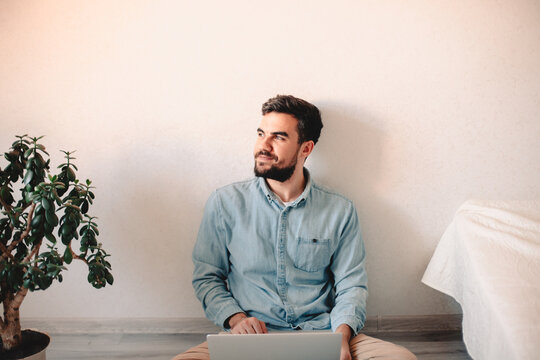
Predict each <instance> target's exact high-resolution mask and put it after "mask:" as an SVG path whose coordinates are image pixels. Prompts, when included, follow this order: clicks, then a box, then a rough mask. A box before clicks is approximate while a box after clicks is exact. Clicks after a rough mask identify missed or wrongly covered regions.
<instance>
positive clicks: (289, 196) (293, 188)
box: [266, 166, 306, 202]
mask: <svg viewBox="0 0 540 360" xmlns="http://www.w3.org/2000/svg"><path fill="white" fill-rule="evenodd" d="M266 183H267V184H268V186H269V187H270V189H271V190H272V191H273V192H274V193H275V194H276V195H277V196H279V198H280V199H281V201H283V202H290V201H294V200H295V199H296V198H297V197H299V196H300V195H301V194H302V192H303V191H304V189H305V188H306V177H305V176H304V167H303V166H301V167H300V166H299V167H297V168H296V169H295V171H294V173H293V174H292V176H291V177H290V178H289V180H287V181H284V182H280V181H277V180H273V179H266Z"/></svg>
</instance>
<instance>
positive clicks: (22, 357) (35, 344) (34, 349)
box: [0, 330, 51, 360]
mask: <svg viewBox="0 0 540 360" xmlns="http://www.w3.org/2000/svg"><path fill="white" fill-rule="evenodd" d="M22 339H23V340H22V345H21V346H20V347H19V348H17V349H13V350H10V351H6V352H2V350H0V358H1V359H2V360H46V356H45V351H46V349H47V346H49V343H50V342H51V338H50V337H49V335H47V334H44V333H41V332H39V331H35V330H23V332H22ZM0 349H1V348H0Z"/></svg>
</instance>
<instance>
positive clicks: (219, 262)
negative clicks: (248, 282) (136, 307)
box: [192, 192, 243, 327]
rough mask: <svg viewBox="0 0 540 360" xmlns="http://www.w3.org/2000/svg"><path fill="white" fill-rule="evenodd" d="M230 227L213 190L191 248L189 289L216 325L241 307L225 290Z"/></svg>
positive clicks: (219, 324) (239, 310)
mask: <svg viewBox="0 0 540 360" xmlns="http://www.w3.org/2000/svg"><path fill="white" fill-rule="evenodd" d="M229 238H230V229H227V227H226V225H225V222H224V220H223V216H222V209H221V201H220V199H219V196H218V194H217V193H216V192H214V193H212V195H211V196H210V198H209V199H208V201H207V203H206V207H205V210H204V215H203V219H202V222H201V226H200V228H199V233H198V235H197V242H196V243H195V247H194V248H193V254H192V259H193V264H194V270H193V280H192V284H193V288H194V290H195V295H196V296H197V298H198V299H199V301H200V302H201V303H202V307H203V310H204V312H205V314H206V317H207V318H208V319H209V320H211V321H213V322H214V323H215V324H216V325H218V326H220V327H225V321H226V320H227V319H228V318H229V317H230V316H232V315H234V314H235V313H238V312H242V311H243V310H242V309H241V308H240V306H239V305H238V302H237V301H236V300H235V299H234V298H233V296H232V295H231V293H230V292H229V290H228V286H227V277H228V274H229V256H228V250H227V243H228V239H229Z"/></svg>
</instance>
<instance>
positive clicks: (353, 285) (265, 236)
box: [193, 170, 367, 333]
mask: <svg viewBox="0 0 540 360" xmlns="http://www.w3.org/2000/svg"><path fill="white" fill-rule="evenodd" d="M305 174H306V176H307V177H308V181H307V185H306V188H305V190H304V192H303V193H302V194H301V195H300V197H299V198H298V199H296V200H295V201H294V202H293V203H292V204H290V205H289V206H286V207H284V206H283V205H282V204H281V203H280V201H279V200H278V198H277V196H276V195H275V194H274V193H273V192H272V191H271V190H270V189H269V187H268V185H267V183H266V181H265V180H264V179H263V178H253V179H250V180H247V181H244V182H238V183H234V184H231V185H228V186H225V187H223V188H220V189H218V190H216V191H215V192H213V193H212V195H211V196H210V198H209V200H208V202H207V204H206V208H205V211H204V216H203V219H202V223H201V226H200V229H199V234H198V237H197V242H196V244H195V247H194V249H193V263H194V265H195V268H194V274H193V287H194V289H195V293H196V295H197V298H198V299H199V300H200V301H201V303H202V306H203V309H204V311H205V314H206V316H207V317H208V318H209V319H210V320H212V321H213V322H214V323H216V324H217V325H218V326H222V327H223V326H225V325H224V323H225V321H226V320H227V318H229V317H230V316H231V315H233V314H235V313H237V312H242V311H243V312H245V313H247V314H248V316H254V317H256V318H258V319H259V320H261V321H263V322H265V323H266V325H267V327H268V328H270V329H276V330H291V329H304V330H322V329H330V328H331V329H332V330H334V331H335V329H336V328H337V327H338V326H339V325H340V324H348V325H349V326H350V327H351V328H352V330H353V331H354V332H355V333H358V331H359V330H360V329H361V328H362V327H363V325H364V321H365V317H366V298H367V274H366V270H365V249H364V244H363V241H362V238H361V236H360V229H359V224H358V216H357V214H356V209H355V208H354V205H353V203H352V202H351V201H350V200H348V199H346V198H345V197H343V196H341V195H338V194H336V193H334V192H332V191H329V190H327V189H325V188H323V187H321V186H318V185H316V184H315V183H313V182H312V180H311V178H310V176H309V173H308V172H307V170H305Z"/></svg>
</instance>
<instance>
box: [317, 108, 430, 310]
mask: <svg viewBox="0 0 540 360" xmlns="http://www.w3.org/2000/svg"><path fill="white" fill-rule="evenodd" d="M320 110H321V112H322V115H323V124H324V128H323V131H322V134H321V138H320V140H319V143H318V144H317V146H316V151H315V152H314V153H313V156H312V159H310V161H311V163H308V164H307V166H308V167H309V168H310V170H311V171H312V173H313V176H314V178H315V181H317V182H319V183H321V184H323V185H325V186H328V187H330V188H331V189H334V190H336V191H337V192H339V193H342V194H344V195H345V196H347V197H348V198H350V199H351V200H352V201H353V202H354V203H355V206H356V208H357V211H358V216H359V218H360V223H361V225H362V234H363V238H364V241H365V245H366V251H367V268H368V274H369V279H370V280H369V287H370V296H369V301H368V314H370V315H375V314H400V315H406V314H410V313H417V314H422V313H424V311H423V310H422V308H423V307H424V306H429V305H428V304H426V303H422V301H430V300H429V298H430V296H426V294H427V291H428V289H425V287H424V286H423V285H422V284H421V283H420V279H421V277H422V274H423V271H424V269H425V264H426V261H419V260H420V259H419V257H420V256H421V254H418V251H417V249H418V248H421V246H422V242H423V241H422V238H421V237H422V234H421V233H420V232H419V231H418V230H417V229H416V228H415V227H414V223H415V222H417V221H418V219H413V218H412V217H411V216H410V215H408V213H406V212H404V211H403V207H401V208H398V207H396V206H395V204H392V203H390V202H389V201H388V200H387V199H386V198H385V196H384V194H381V193H380V187H378V186H377V183H378V182H380V181H382V178H381V177H382V173H383V171H382V168H383V166H384V164H383V161H384V158H383V150H384V148H383V147H384V145H385V142H384V141H385V133H384V130H383V129H382V124H384V121H383V120H381V119H377V118H376V117H375V116H373V115H372V114H368V113H366V112H364V111H362V110H359V109H358V107H354V106H350V105H346V104H336V103H325V104H322V105H321V106H320ZM403 168H404V169H405V170H403V171H407V167H406V166H403ZM428 259H429V257H428V258H427V259H426V260H428ZM400 298H401V299H403V298H408V299H411V298H413V299H415V301H412V303H416V304H417V305H416V308H415V309H412V310H411V306H410V304H408V302H406V301H405V302H404V301H400ZM426 298H427V299H428V300H424V299H426ZM431 298H432V296H431ZM439 301H440V300H439ZM406 304H408V305H406Z"/></svg>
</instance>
